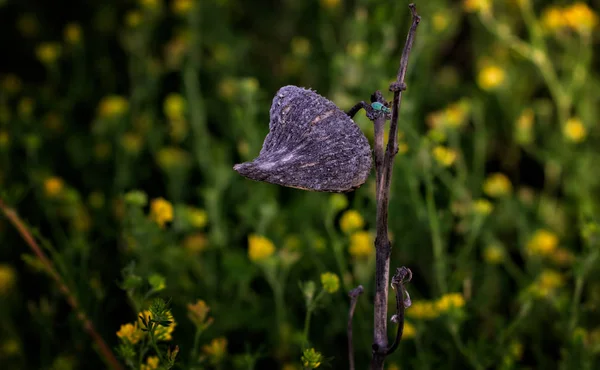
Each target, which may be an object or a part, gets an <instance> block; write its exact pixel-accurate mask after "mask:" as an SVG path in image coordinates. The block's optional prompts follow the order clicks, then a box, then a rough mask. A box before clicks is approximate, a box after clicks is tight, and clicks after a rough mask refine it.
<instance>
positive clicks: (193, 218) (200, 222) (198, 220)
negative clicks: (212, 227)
mask: <svg viewBox="0 0 600 370" xmlns="http://www.w3.org/2000/svg"><path fill="white" fill-rule="evenodd" d="M186 216H187V221H188V222H189V223H190V225H192V227H195V228H198V229H201V228H203V227H204V226H206V223H207V221H208V215H207V214H206V211H205V210H203V209H199V208H195V207H187V209H186Z"/></svg>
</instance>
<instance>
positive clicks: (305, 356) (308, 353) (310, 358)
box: [301, 348, 323, 369]
mask: <svg viewBox="0 0 600 370" xmlns="http://www.w3.org/2000/svg"><path fill="white" fill-rule="evenodd" d="M301 360H302V365H304V367H305V368H309V369H316V368H318V367H319V366H321V363H322V362H323V355H322V354H321V353H319V352H317V351H316V350H315V349H314V348H308V349H305V350H304V352H303V353H302V357H301Z"/></svg>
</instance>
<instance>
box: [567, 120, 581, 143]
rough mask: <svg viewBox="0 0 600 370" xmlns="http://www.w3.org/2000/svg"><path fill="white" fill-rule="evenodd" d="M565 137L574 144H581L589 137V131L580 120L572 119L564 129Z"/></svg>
mask: <svg viewBox="0 0 600 370" xmlns="http://www.w3.org/2000/svg"><path fill="white" fill-rule="evenodd" d="M563 135H564V136H565V138H567V140H569V141H571V142H573V143H580V142H582V141H583V140H584V139H585V137H586V136H587V130H586V128H585V126H584V125H583V122H581V120H580V119H579V118H570V119H569V120H567V122H566V123H565V126H564V127H563Z"/></svg>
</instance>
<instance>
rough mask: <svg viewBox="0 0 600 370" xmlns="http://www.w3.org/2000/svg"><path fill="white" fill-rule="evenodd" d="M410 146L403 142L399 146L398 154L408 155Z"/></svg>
mask: <svg viewBox="0 0 600 370" xmlns="http://www.w3.org/2000/svg"><path fill="white" fill-rule="evenodd" d="M408 149H409V147H408V144H407V143H405V142H401V143H400V144H398V153H399V154H406V153H408Z"/></svg>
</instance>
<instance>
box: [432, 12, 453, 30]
mask: <svg viewBox="0 0 600 370" xmlns="http://www.w3.org/2000/svg"><path fill="white" fill-rule="evenodd" d="M432 23H433V29H434V31H436V32H443V31H445V30H446V29H447V28H448V25H449V24H450V20H449V19H448V14H446V13H444V12H435V13H434V14H433V19H432Z"/></svg>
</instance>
